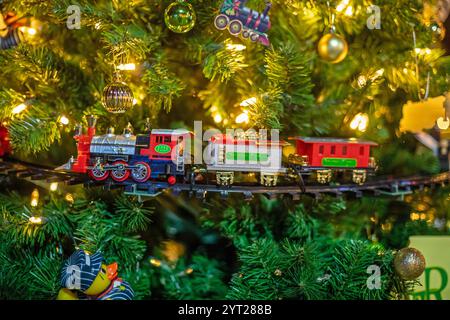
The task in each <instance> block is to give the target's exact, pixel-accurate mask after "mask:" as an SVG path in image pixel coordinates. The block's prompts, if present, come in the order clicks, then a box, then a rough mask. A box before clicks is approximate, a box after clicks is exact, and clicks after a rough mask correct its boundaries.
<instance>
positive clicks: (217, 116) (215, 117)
mask: <svg viewBox="0 0 450 320" xmlns="http://www.w3.org/2000/svg"><path fill="white" fill-rule="evenodd" d="M222 120H223V118H222V116H221V115H220V113H216V114H215V115H214V122H215V123H221V122H222Z"/></svg>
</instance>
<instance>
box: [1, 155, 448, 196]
mask: <svg viewBox="0 0 450 320" xmlns="http://www.w3.org/2000/svg"><path fill="white" fill-rule="evenodd" d="M0 174H3V175H5V174H6V175H11V174H12V175H15V176H16V177H17V178H21V179H27V180H30V181H45V182H48V183H51V182H61V183H64V184H66V185H79V184H83V185H86V186H96V185H103V186H104V187H105V188H107V189H111V188H120V187H124V189H125V193H126V194H128V195H134V196H138V197H139V198H141V197H155V196H157V195H159V194H160V193H161V192H164V191H167V190H170V191H171V192H172V193H174V194H179V193H181V192H187V193H189V194H190V195H191V196H195V197H197V198H206V196H207V195H208V194H209V193H218V194H220V195H221V196H222V197H224V198H226V197H228V196H229V195H231V194H242V195H243V196H244V197H245V199H248V200H250V199H252V198H253V196H254V195H257V194H262V195H265V196H267V197H269V198H277V197H281V196H288V197H292V199H294V200H298V199H299V198H300V197H301V196H302V195H305V194H306V195H310V196H313V197H316V198H320V197H321V196H322V195H326V194H329V195H335V196H342V195H344V194H352V195H354V196H355V197H357V198H358V197H362V196H363V195H364V194H373V195H388V196H397V197H403V196H405V195H407V194H410V193H412V192H413V190H414V189H424V188H426V187H429V188H434V187H436V186H445V185H447V184H449V183H450V172H444V173H440V174H437V175H432V176H411V177H405V178H394V177H387V178H386V177H384V178H378V179H374V180H371V181H368V182H366V183H364V184H362V185H356V184H345V185H339V184H336V185H310V186H305V188H304V189H302V188H300V187H299V186H298V185H292V186H277V187H272V188H268V187H265V186H253V185H233V186H229V187H221V186H217V185H216V184H189V183H177V184H175V185H169V184H168V183H167V182H147V183H144V184H135V183H126V184H125V185H123V184H121V185H119V184H117V183H114V182H106V183H104V184H99V183H94V182H92V181H90V179H89V178H88V177H87V176H86V175H80V174H74V173H70V172H64V171H56V170H53V169H51V168H48V167H44V166H40V165H36V164H30V163H26V162H22V161H17V160H12V159H6V160H3V161H0Z"/></svg>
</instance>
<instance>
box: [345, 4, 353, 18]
mask: <svg viewBox="0 0 450 320" xmlns="http://www.w3.org/2000/svg"><path fill="white" fill-rule="evenodd" d="M345 15H346V16H351V15H353V7H352V6H348V7H347V10H345Z"/></svg>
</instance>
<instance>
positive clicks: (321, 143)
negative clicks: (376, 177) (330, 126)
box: [291, 137, 378, 183]
mask: <svg viewBox="0 0 450 320" xmlns="http://www.w3.org/2000/svg"><path fill="white" fill-rule="evenodd" d="M293 140H295V141H296V155H295V157H296V159H300V161H301V164H302V169H303V170H306V171H317V177H318V181H319V182H321V183H327V182H329V181H330V180H331V175H332V174H331V173H332V170H335V171H336V170H341V171H342V170H344V171H345V170H351V171H352V172H353V181H354V182H355V183H363V182H364V181H365V180H366V172H367V171H368V170H371V169H374V167H375V163H374V161H373V159H372V158H371V157H370V148H371V147H374V146H377V145H378V144H376V143H375V142H371V141H364V140H358V139H353V138H352V139H336V138H304V137H296V138H293ZM292 159H293V158H291V160H292ZM297 163H298V161H297Z"/></svg>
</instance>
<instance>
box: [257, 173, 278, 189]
mask: <svg viewBox="0 0 450 320" xmlns="http://www.w3.org/2000/svg"><path fill="white" fill-rule="evenodd" d="M277 182H278V176H277V175H275V174H264V173H261V178H260V183H261V185H263V186H265V187H275V186H276V185H277Z"/></svg>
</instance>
